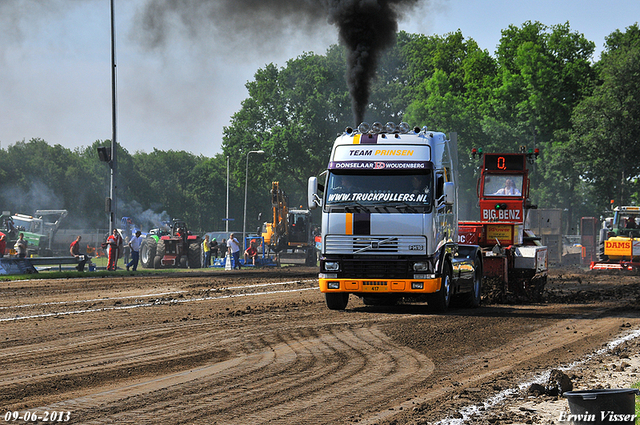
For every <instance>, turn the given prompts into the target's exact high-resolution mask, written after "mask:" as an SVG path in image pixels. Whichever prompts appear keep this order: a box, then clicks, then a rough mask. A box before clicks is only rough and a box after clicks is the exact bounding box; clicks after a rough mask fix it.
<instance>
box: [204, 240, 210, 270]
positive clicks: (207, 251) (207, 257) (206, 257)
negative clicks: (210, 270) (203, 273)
mask: <svg viewBox="0 0 640 425" xmlns="http://www.w3.org/2000/svg"><path fill="white" fill-rule="evenodd" d="M202 250H203V251H204V266H205V267H209V266H210V265H211V245H209V235H204V240H203V241H202Z"/></svg>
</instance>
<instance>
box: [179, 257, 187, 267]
mask: <svg viewBox="0 0 640 425" xmlns="http://www.w3.org/2000/svg"><path fill="white" fill-rule="evenodd" d="M180 267H181V268H183V269H186V268H187V256H186V255H183V256H182V257H180Z"/></svg>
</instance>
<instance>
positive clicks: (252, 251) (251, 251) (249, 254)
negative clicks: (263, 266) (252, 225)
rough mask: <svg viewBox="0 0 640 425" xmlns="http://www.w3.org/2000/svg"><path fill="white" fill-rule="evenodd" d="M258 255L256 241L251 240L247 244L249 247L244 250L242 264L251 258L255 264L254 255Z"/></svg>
mask: <svg viewBox="0 0 640 425" xmlns="http://www.w3.org/2000/svg"><path fill="white" fill-rule="evenodd" d="M257 256H258V250H257V249H256V242H255V240H252V241H251V243H250V244H249V248H247V249H245V250H244V265H245V266H246V265H247V261H248V260H249V258H251V260H252V263H253V265H254V266H255V265H256V257H257Z"/></svg>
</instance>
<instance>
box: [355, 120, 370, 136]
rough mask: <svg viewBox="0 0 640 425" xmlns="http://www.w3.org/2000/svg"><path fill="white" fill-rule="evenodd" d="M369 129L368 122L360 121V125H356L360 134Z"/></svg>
mask: <svg viewBox="0 0 640 425" xmlns="http://www.w3.org/2000/svg"><path fill="white" fill-rule="evenodd" d="M369 130H371V126H370V125H369V123H368V122H362V123H360V125H359V126H358V131H359V132H360V133H362V134H366V133H368V132H369Z"/></svg>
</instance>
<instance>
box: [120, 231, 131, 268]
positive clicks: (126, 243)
mask: <svg viewBox="0 0 640 425" xmlns="http://www.w3.org/2000/svg"><path fill="white" fill-rule="evenodd" d="M129 242H131V238H130V237H129V236H125V237H124V249H123V250H122V254H123V255H122V256H123V257H124V258H123V259H124V264H125V265H126V264H129V259H130V257H131V247H130V246H129Z"/></svg>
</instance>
